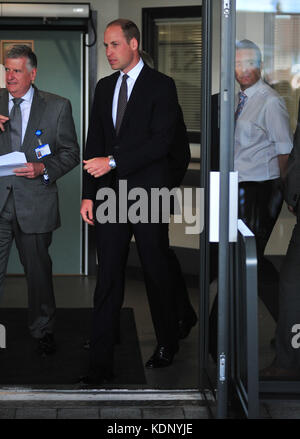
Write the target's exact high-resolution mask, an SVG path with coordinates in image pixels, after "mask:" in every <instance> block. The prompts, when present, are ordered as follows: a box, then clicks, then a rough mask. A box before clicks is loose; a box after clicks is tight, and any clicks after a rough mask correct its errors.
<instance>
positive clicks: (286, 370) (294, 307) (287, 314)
mask: <svg viewBox="0 0 300 439" xmlns="http://www.w3.org/2000/svg"><path fill="white" fill-rule="evenodd" d="M284 197H285V201H286V202H287V205H288V209H289V210H290V211H291V212H293V213H294V214H295V215H296V217H297V223H296V225H295V227H294V230H293V233H292V237H291V240H290V243H289V247H288V250H287V254H286V256H285V258H284V261H283V264H282V267H281V269H280V278H279V279H280V281H279V315H278V322H277V327H276V337H275V341H276V343H275V348H276V357H275V360H274V362H273V363H272V365H271V366H269V367H267V368H265V369H263V370H262V371H261V372H260V376H261V378H272V377H275V378H277V379H278V378H282V379H285V378H287V379H292V378H294V379H297V380H299V379H300V337H299V331H300V295H299V291H300V270H299V261H300V207H299V206H300V203H299V199H300V105H299V113H298V123H297V128H296V132H295V136H294V144H293V149H292V151H291V154H290V156H289V160H288V171H287V176H286V180H285V190H284Z"/></svg>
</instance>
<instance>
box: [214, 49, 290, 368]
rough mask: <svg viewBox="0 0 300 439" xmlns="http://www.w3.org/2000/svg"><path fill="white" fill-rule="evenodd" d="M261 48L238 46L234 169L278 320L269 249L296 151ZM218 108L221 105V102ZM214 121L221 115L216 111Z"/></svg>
mask: <svg viewBox="0 0 300 439" xmlns="http://www.w3.org/2000/svg"><path fill="white" fill-rule="evenodd" d="M261 65H262V57H261V52H260V49H259V47H258V46H257V45H256V44H254V43H253V42H252V41H249V40H242V41H239V42H237V44H236V65H235V78H236V80H237V82H238V83H239V85H240V91H239V93H238V96H237V100H236V111H235V144H234V170H235V171H238V175H239V213H238V215H239V218H240V219H241V220H243V221H244V223H245V224H246V225H247V226H248V227H249V228H250V230H251V231H252V232H253V233H254V235H255V239H256V248H257V260H258V294H259V296H260V297H261V299H262V300H263V302H264V304H265V306H266V307H267V309H268V311H269V312H270V314H271V315H272V317H273V319H274V320H275V322H277V320H278V292H277V291H278V282H279V275H278V272H277V270H276V269H275V267H274V266H273V264H272V263H271V262H270V261H269V260H268V259H266V258H265V256H264V251H265V248H266V245H267V243H268V240H269V238H270V236H271V233H272V231H273V228H274V225H275V223H276V221H277V218H278V216H279V213H280V211H281V207H282V203H283V194H282V181H283V179H284V177H285V174H286V170H287V161H288V156H289V153H290V151H291V149H292V136H291V132H290V127H289V115H288V112H287V109H286V106H285V103H284V101H283V99H282V98H281V97H280V96H279V95H278V93H277V92H276V91H275V90H273V89H272V88H271V87H270V86H269V85H267V84H266V83H265V82H264V81H263V80H262V79H261ZM215 107H216V106H215ZM213 117H214V119H215V118H216V117H215V115H214V114H213ZM217 309H218V303H217V300H216V299H215V301H214V303H213V307H212V311H211V314H210V320H209V322H210V323H209V324H210V334H211V336H210V353H211V355H212V357H213V358H214V360H216V352H217V335H216V334H217V318H218V311H217Z"/></svg>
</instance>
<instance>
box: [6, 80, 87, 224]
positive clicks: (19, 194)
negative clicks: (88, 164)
mask: <svg viewBox="0 0 300 439" xmlns="http://www.w3.org/2000/svg"><path fill="white" fill-rule="evenodd" d="M0 114H3V115H4V116H8V92H7V90H6V89H2V90H0ZM36 130H41V131H42V135H41V137H40V139H41V142H42V143H43V144H49V145H50V149H51V154H50V155H49V156H46V157H43V158H42V160H40V161H42V162H43V163H44V164H45V166H46V168H47V171H48V175H49V184H48V185H45V184H44V183H43V179H42V177H39V178H34V179H28V178H25V177H16V176H7V177H1V178H0V213H1V211H2V209H3V207H4V205H5V203H6V200H7V197H8V194H9V193H10V191H11V189H13V193H14V200H15V207H16V213H17V218H18V222H19V224H20V227H21V229H22V231H23V232H25V233H46V232H51V231H53V230H54V229H56V228H57V227H59V225H60V218H59V209H58V194H57V186H56V180H57V179H58V178H59V177H61V176H63V175H64V174H66V173H67V172H68V171H70V170H71V169H72V168H74V166H76V165H77V164H78V163H79V147H78V143H77V139H76V133H75V127H74V122H73V118H72V110H71V104H70V102H69V100H67V99H65V98H62V97H60V96H57V95H54V94H51V93H47V92H44V91H41V90H38V89H37V88H36V87H35V90H34V95H33V101H32V106H31V111H30V118H29V121H28V125H27V129H26V133H25V137H24V141H23V144H22V147H21V151H22V152H24V153H25V155H26V159H27V162H38V161H39V159H38V158H37V156H36V153H35V148H37V147H38V146H39V143H38V137H37V136H36V135H35V132H36ZM11 151H12V149H11V141H10V132H9V124H8V123H7V124H6V125H5V131H4V132H2V131H0V155H3V154H7V153H10V152H11Z"/></svg>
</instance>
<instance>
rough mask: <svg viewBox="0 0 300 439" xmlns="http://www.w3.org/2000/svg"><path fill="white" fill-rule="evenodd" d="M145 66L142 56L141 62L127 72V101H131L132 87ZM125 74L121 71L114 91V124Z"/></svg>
mask: <svg viewBox="0 0 300 439" xmlns="http://www.w3.org/2000/svg"><path fill="white" fill-rule="evenodd" d="M143 67H144V62H143V60H142V58H140V60H139V62H138V63H137V64H136V65H135V66H134V67H133V69H131V70H130V71H129V72H127V75H128V78H127V101H129V98H130V95H131V92H132V89H133V87H134V84H135V81H136V80H137V78H138V76H139V74H140V73H141V70H142V68H143ZM123 76H124V73H123V72H122V71H120V76H119V78H118V80H117V83H116V87H115V92H114V97H113V106H112V118H113V122H114V126H116V119H117V108H118V98H119V92H120V87H121V83H122V78H123Z"/></svg>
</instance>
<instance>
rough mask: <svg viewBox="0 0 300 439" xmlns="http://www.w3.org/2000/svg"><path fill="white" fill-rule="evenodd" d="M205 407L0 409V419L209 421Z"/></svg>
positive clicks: (28, 407)
mask: <svg viewBox="0 0 300 439" xmlns="http://www.w3.org/2000/svg"><path fill="white" fill-rule="evenodd" d="M209 418H210V415H209V412H208V410H207V408H206V407H195V406H184V407H151V406H146V407H81V408H78V407H68V408H64V407H58V408H37V407H30V406H27V407H15V408H12V407H6V408H5V407H2V408H1V407H0V419H115V420H117V419H122V420H129V419H164V420H166V419H209Z"/></svg>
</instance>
